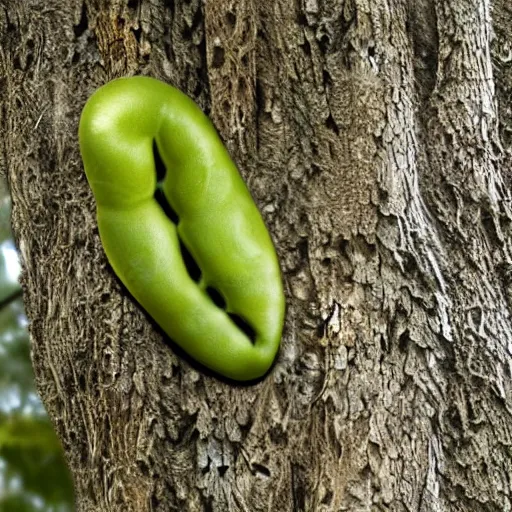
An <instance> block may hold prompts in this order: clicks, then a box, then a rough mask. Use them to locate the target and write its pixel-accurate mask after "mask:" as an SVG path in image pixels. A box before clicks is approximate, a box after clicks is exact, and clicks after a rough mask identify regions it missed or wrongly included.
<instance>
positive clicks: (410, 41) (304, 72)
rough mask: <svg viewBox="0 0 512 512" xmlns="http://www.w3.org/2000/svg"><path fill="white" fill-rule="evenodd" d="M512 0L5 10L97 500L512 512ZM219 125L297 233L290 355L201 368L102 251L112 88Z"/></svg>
mask: <svg viewBox="0 0 512 512" xmlns="http://www.w3.org/2000/svg"><path fill="white" fill-rule="evenodd" d="M511 26H512V7H511V6H510V1H509V0H372V1H370V0H296V1H295V2H291V1H288V0H273V1H259V2H258V1H255V0H207V1H206V2H203V3H201V2H200V1H199V0H175V1H172V0H167V1H164V0H142V1H138V0H112V1H111V2H106V1H103V0H83V1H82V0H69V1H67V2H62V1H61V0H46V1H44V2H43V1H37V0H26V1H25V0H24V1H23V2H20V1H16V0H3V1H2V2H1V3H0V34H1V45H0V88H1V91H2V110H1V120H0V130H2V137H1V155H2V156H1V158H2V160H1V163H2V168H3V169H4V170H6V173H7V177H8V179H9V182H10V186H11V192H12V196H13V217H12V221H13V228H14V231H15V234H16V237H17V241H18V244H19V247H20V250H21V254H22V258H23V265H24V272H23V288H24V293H25V303H26V308H27V313H28V316H29V318H30V320H31V324H30V332H31V338H32V347H33V361H34V367H35V371H36V376H37V384H38V388H39V391H40V393H41V396H42V398H43V400H44V402H45V404H46V407H47V409H48V412H49V414H50V416H51V417H52V419H53V421H54V423H55V427H56V429H57V432H58V434H59V436H60V437H61V439H62V442H63V444H64V447H65V450H66V453H67V459H68V462H69V466H70V468H71V471H72V472H73V475H74V480H75V485H76V497H77V510H79V511H80V512H92V511H118V510H119V511H137V512H144V511H150V510H151V511H201V510H204V511H219V512H220V511H222V512H225V511H229V512H234V511H250V512H257V511H280V512H288V511H290V512H292V511H293V512H298V511H353V512H360V511H361V512H362V511H380V510H382V511H384V510H390V511H396V512H399V511H400V512H402V511H404V512H405V511H409V512H427V511H433V512H447V511H460V512H462V511H464V512H491V511H493V512H494V511H504V512H507V511H511V510H512V384H511V377H512V320H511V311H512V254H511V250H512V243H511V226H512V224H511V222H512V213H511V207H512V203H511V195H510V191H509V188H510V185H511V184H512V164H511V152H512V110H511V104H510V98H511V96H512V34H511V30H510V27H511ZM135 73H140V74H149V75H152V76H155V77H159V78H161V79H163V80H166V81H167V82H169V83H172V84H174V85H176V86H178V87H180V88H181V89H182V90H184V91H185V92H186V93H188V94H189V95H190V96H191V97H192V98H194V99H195V100H197V101H198V102H199V104H200V105H201V107H202V108H203V109H205V110H206V111H207V112H208V113H209V114H210V116H211V117H212V119H213V121H214V123H215V124H216V126H217V127H218V129H219V131H220V133H221V135H222V137H223V138H224V140H225V141H226V143H227V145H228V147H229V149H230V151H231V153H232V155H233V157H234V159H235V160H236V162H237V163H238V164H239V167H240V169H241V172H242V174H243V176H244V177H245V179H246V180H247V183H248V185H249V188H250V190H251V192H252V194H253V196H254V198H255V200H256V201H257V203H258V205H259V207H260V208H261V210H262V212H263V215H264V218H265V220H266V222H267V225H268V227H269V229H270V231H271V233H272V236H273V238H274V240H275V242H276V245H277V249H278V253H279V256H280V259H281V262H282V269H283V273H284V277H285V283H286V290H287V304H288V312H287V322H286V328H285V333H284V337H283V344H282V349H281V352H280V357H279V360H278V362H277V364H276V366H275V368H274V370H273V371H272V373H271V374H270V375H269V376H268V377H267V378H266V379H265V380H264V381H263V382H261V383H259V384H257V385H255V386H245V387H244V386H234V385H231V384H228V383H225V382H221V381H219V380H217V379H215V378H213V377H211V376H208V375H205V374H204V373H203V372H202V371H200V370H199V369H197V368H193V367H191V365H190V364H189V362H187V361H185V360H184V359H183V358H182V357H181V355H179V354H177V353H176V352H175V350H174V347H173V346H169V344H168V343H166V342H165V341H164V340H163V338H162V336H161V334H160V333H159V332H158V330H156V329H155V328H154V326H153V325H152V323H151V322H150V321H148V318H147V317H146V316H145V314H144V313H143V312H142V311H141V309H140V308H139V307H138V306H137V305H136V304H135V303H134V301H133V300H132V299H131V298H130V296H128V295H127V294H126V293H125V291H124V290H123V289H122V287H121V286H120V284H119V282H118V281H117V279H116V278H115V276H114V274H113V272H112V270H111V269H110V268H109V266H108V264H107V262H106V259H105V256H104V254H103V251H102V248H101V245H100V241H99V238H98V232H97V229H96V222H95V217H94V201H93V197H92V195H91V192H90V190H89V188H88V186H87V183H86V180H85V176H84V173H83V169H82V166H81V162H80V158H79V153H78V145H77V135H76V132H77V122H78V118H79V114H80V109H81V107H82V106H83V104H84V102H85V100H86V98H87V97H88V96H89V95H90V94H91V93H92V92H93V91H94V90H95V88H96V87H98V86H100V85H101V84H103V83H104V82H106V81H107V80H109V79H111V78H114V77H117V76H121V75H130V74H135Z"/></svg>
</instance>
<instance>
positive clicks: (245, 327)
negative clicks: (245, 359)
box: [228, 313, 256, 343]
mask: <svg viewBox="0 0 512 512" xmlns="http://www.w3.org/2000/svg"><path fill="white" fill-rule="evenodd" d="M228 315H229V318H231V320H232V321H233V322H234V323H235V325H236V326H237V327H238V328H239V329H240V330H241V331H242V332H243V333H244V334H245V335H246V336H247V337H248V338H249V339H250V340H251V341H252V342H253V343H254V342H255V341H256V333H255V332H254V329H253V328H252V327H251V326H250V325H249V324H248V323H247V322H246V321H245V320H244V319H243V318H242V317H241V316H239V315H237V314H235V313H228Z"/></svg>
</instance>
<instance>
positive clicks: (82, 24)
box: [73, 2, 88, 37]
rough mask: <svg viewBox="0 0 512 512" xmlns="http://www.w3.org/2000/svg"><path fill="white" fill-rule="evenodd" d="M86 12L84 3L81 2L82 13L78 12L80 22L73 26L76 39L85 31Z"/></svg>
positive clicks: (86, 23)
mask: <svg viewBox="0 0 512 512" xmlns="http://www.w3.org/2000/svg"><path fill="white" fill-rule="evenodd" d="M87 26H88V22H87V11H86V9H85V2H82V11H81V12H80V21H79V22H78V25H73V31H74V32H75V36H76V37H80V36H81V35H82V34H83V33H84V32H85V31H86V30H87Z"/></svg>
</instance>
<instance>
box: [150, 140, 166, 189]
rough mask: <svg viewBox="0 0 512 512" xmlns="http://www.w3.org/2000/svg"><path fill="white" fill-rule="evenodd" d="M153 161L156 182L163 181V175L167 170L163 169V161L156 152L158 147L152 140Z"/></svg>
mask: <svg viewBox="0 0 512 512" xmlns="http://www.w3.org/2000/svg"><path fill="white" fill-rule="evenodd" d="M153 159H154V160H155V168H156V181H163V179H164V178H165V174H166V172H167V169H166V168H165V164H164V161H163V160H162V157H161V156H160V152H159V151H158V146H157V144H156V140H154V139H153Z"/></svg>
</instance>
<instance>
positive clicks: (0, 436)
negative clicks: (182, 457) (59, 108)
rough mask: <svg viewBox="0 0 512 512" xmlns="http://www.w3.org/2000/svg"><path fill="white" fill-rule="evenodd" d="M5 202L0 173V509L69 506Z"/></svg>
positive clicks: (59, 510)
mask: <svg viewBox="0 0 512 512" xmlns="http://www.w3.org/2000/svg"><path fill="white" fill-rule="evenodd" d="M10 207H11V200H10V196H9V190H8V188H7V184H6V182H5V180H4V179H3V178H2V177H0V511H1V512H25V511H26V512H32V511H45V512H68V511H70V512H71V511H72V510H73V489H72V483H71V480H70V477H69V474H68V470H67V467H66V464H65V462H64V459H63V456H62V451H61V446H60V443H59V440H58V439H57V437H56V435H55V433H54V431H53V427H52V425H51V423H50V421H49V420H48V417H47V415H46V412H45V410H44V407H43V405H42V404H41V402H40V400H39V397H38V396H37V392H36V389H35V384H34V373H33V371H32V365H31V362H30V345H29V337H28V331H27V324H28V321H27V318H26V316H25V312H24V309H23V299H22V294H21V288H20V285H19V283H18V278H19V273H20V264H19V259H18V254H17V250H16V247H15V244H14V240H13V237H12V232H11V227H10Z"/></svg>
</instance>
